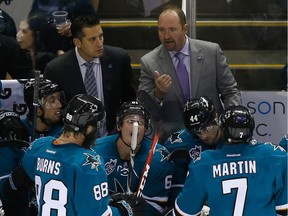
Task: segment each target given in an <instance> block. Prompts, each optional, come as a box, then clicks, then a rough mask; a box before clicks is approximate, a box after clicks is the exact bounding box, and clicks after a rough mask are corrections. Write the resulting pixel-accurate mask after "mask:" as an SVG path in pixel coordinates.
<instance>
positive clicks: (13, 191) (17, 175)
mask: <svg viewBox="0 0 288 216" xmlns="http://www.w3.org/2000/svg"><path fill="white" fill-rule="evenodd" d="M33 185H34V182H33V181H32V180H31V179H30V178H29V176H28V175H27V174H26V172H25V170H24V168H23V167H22V166H18V167H17V168H16V169H15V170H13V172H12V173H11V175H10V176H9V178H8V179H7V180H6V181H5V183H4V186H3V192H4V196H5V198H6V199H7V200H9V201H13V200H15V199H17V197H18V196H19V194H20V193H22V192H24V191H27V190H29V189H30V188H32V187H33Z"/></svg>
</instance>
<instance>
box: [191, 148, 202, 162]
mask: <svg viewBox="0 0 288 216" xmlns="http://www.w3.org/2000/svg"><path fill="white" fill-rule="evenodd" d="M201 152H202V146H197V145H195V148H191V149H190V151H189V155H190V158H191V159H192V160H193V161H195V160H196V159H197V158H199V157H200V155H201Z"/></svg>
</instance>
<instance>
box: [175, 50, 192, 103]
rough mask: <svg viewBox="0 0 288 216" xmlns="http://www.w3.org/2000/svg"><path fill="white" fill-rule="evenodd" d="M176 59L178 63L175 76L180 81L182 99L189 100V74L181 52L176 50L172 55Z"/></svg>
mask: <svg viewBox="0 0 288 216" xmlns="http://www.w3.org/2000/svg"><path fill="white" fill-rule="evenodd" d="M174 56H175V57H176V58H177V59H178V64H177V67H176V72H177V77H178V80H179V82H180V85H181V88H182V93H183V96H184V101H185V103H186V101H188V100H189V98H190V87H189V75H188V71H187V68H186V66H185V64H184V62H183V58H184V57H185V56H184V55H183V54H182V53H181V52H178V53H176V54H175V55H174Z"/></svg>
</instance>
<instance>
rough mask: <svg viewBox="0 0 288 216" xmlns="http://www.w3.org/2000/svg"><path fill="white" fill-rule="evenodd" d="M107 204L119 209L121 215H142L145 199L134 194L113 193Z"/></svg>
mask: <svg viewBox="0 0 288 216" xmlns="http://www.w3.org/2000/svg"><path fill="white" fill-rule="evenodd" d="M109 205H111V206H114V207H116V208H118V209H119V210H120V211H121V215H124V216H132V215H137V216H138V215H139V216H144V215H145V213H144V209H145V206H146V201H145V199H143V198H141V197H140V198H138V197H137V196H136V195H134V194H131V195H129V194H125V193H115V194H112V195H111V196H110V203H109Z"/></svg>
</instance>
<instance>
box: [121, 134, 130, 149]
mask: <svg viewBox="0 0 288 216" xmlns="http://www.w3.org/2000/svg"><path fill="white" fill-rule="evenodd" d="M120 139H121V140H122V142H123V143H124V145H126V146H127V147H128V148H131V146H129V145H128V144H127V143H126V142H125V141H124V140H123V138H122V133H120Z"/></svg>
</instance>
